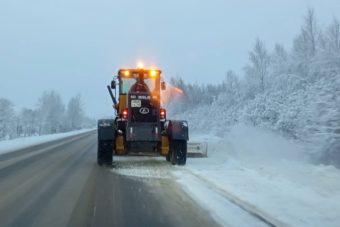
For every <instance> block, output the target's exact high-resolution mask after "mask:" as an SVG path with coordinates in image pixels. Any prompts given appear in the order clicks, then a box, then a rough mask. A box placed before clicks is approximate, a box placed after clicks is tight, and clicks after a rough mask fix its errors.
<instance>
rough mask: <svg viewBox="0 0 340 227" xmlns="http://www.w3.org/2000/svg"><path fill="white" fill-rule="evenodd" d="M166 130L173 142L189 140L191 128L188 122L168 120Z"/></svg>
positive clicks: (165, 124) (165, 125)
mask: <svg viewBox="0 0 340 227" xmlns="http://www.w3.org/2000/svg"><path fill="white" fill-rule="evenodd" d="M164 130H165V132H166V134H167V135H169V137H170V138H171V139H173V140H189V127H188V122H187V121H181V120H168V121H166V122H165V123H164Z"/></svg>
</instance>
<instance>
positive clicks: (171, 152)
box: [97, 69, 189, 165]
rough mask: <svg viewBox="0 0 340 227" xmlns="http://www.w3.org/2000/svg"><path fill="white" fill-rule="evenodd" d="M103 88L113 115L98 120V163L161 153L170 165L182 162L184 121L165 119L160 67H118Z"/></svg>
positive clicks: (185, 133) (186, 137)
mask: <svg viewBox="0 0 340 227" xmlns="http://www.w3.org/2000/svg"><path fill="white" fill-rule="evenodd" d="M117 87H118V88H117ZM107 89H108V91H109V94H110V96H111V99H112V101H113V107H114V109H115V110H116V117H115V118H114V119H101V120H98V151H97V162H98V164H99V165H103V164H107V165H111V164H112V162H113V157H114V156H120V155H145V156H151V155H152V156H164V157H165V159H166V161H168V162H171V163H172V164H173V165H185V164H186V160H187V141H188V140H189V129H188V123H187V121H184V120H169V119H167V118H166V110H165V109H164V108H163V107H162V105H161V104H162V103H161V90H165V89H166V84H165V82H162V81H161V70H155V69H120V70H119V71H118V75H117V76H116V77H114V79H113V80H112V82H111V86H107ZM116 97H118V100H117V99H116Z"/></svg>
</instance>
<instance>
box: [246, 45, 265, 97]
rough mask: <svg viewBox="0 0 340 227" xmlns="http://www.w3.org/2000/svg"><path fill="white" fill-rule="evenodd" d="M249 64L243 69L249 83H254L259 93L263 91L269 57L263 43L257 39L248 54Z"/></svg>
mask: <svg viewBox="0 0 340 227" xmlns="http://www.w3.org/2000/svg"><path fill="white" fill-rule="evenodd" d="M249 60H250V64H248V65H247V66H246V67H245V71H246V74H247V76H248V78H249V81H254V82H255V84H256V86H258V87H259V88H260V91H262V92H264V91H265V86H266V79H267V76H268V69H269V63H270V56H269V54H268V52H267V49H266V48H265V45H264V43H263V42H262V41H261V40H259V39H257V40H256V42H255V46H254V48H253V50H252V51H250V52H249Z"/></svg>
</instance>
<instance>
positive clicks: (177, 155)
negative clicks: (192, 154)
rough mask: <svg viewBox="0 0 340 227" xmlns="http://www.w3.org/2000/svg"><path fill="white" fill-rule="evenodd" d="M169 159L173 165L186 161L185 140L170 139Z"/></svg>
mask: <svg viewBox="0 0 340 227" xmlns="http://www.w3.org/2000/svg"><path fill="white" fill-rule="evenodd" d="M170 161H171V164H173V165H176V164H177V165H181V166H182V165H185V164H186V162H187V141H186V140H173V141H171V152H170Z"/></svg>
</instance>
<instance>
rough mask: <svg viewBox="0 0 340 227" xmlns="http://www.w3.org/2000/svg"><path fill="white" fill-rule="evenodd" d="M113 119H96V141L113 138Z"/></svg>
mask: <svg viewBox="0 0 340 227" xmlns="http://www.w3.org/2000/svg"><path fill="white" fill-rule="evenodd" d="M115 137H116V135H115V120H114V119H100V120H98V141H101V140H106V141H107V140H115Z"/></svg>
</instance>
